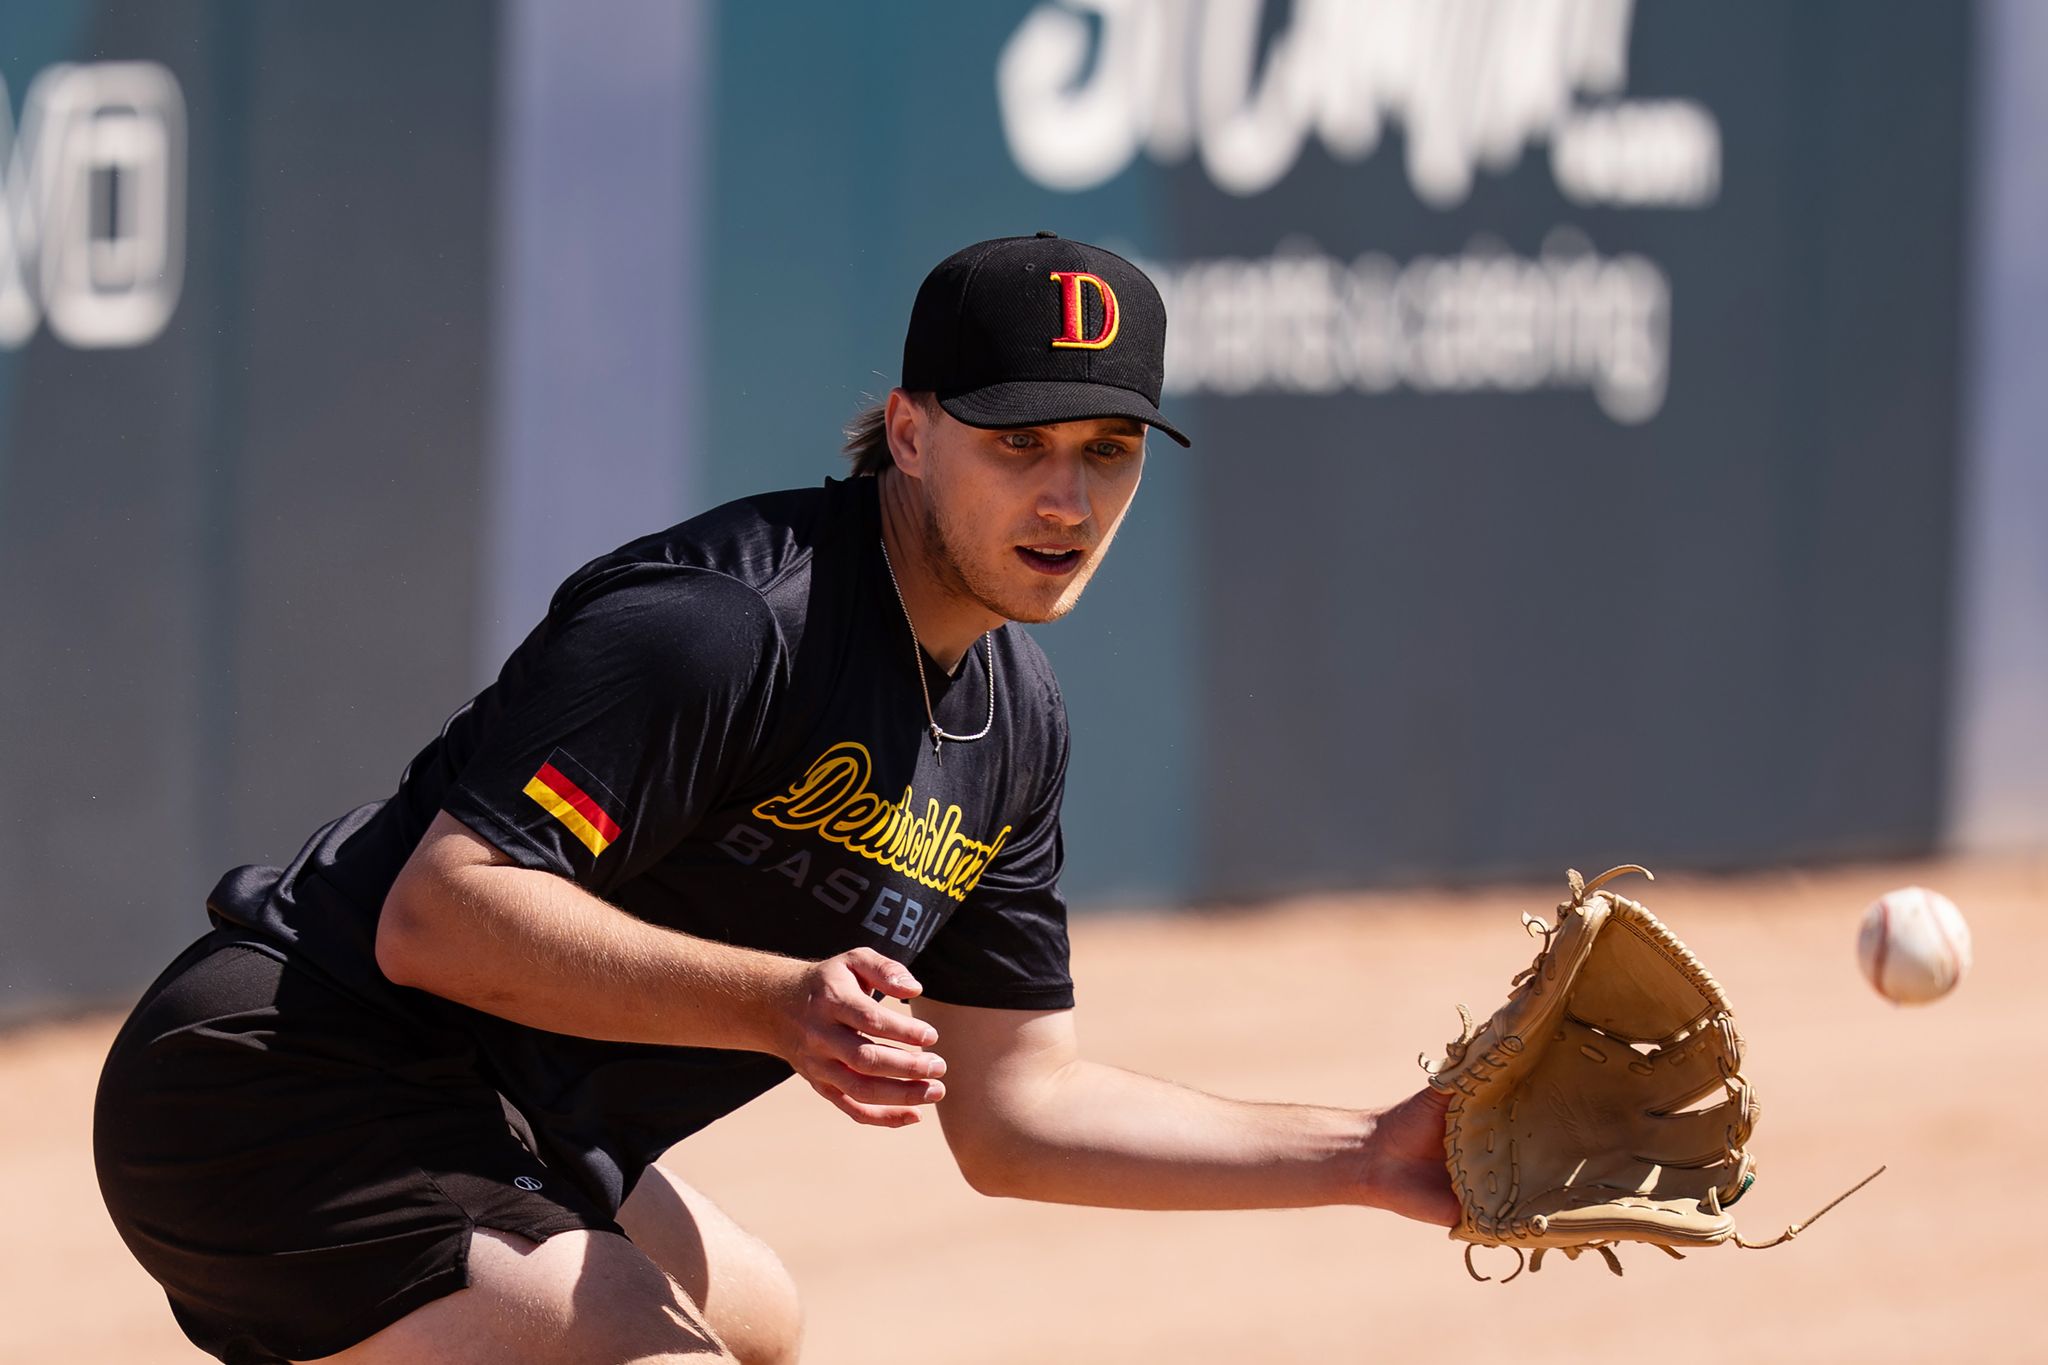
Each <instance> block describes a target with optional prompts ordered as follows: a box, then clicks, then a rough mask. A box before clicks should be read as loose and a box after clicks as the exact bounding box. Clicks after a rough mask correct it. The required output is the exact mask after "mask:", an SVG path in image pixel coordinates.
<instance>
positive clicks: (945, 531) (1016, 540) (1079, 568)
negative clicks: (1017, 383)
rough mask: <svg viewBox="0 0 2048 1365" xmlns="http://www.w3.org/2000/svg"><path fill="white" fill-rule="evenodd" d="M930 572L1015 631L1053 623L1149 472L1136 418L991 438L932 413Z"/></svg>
mask: <svg viewBox="0 0 2048 1365" xmlns="http://www.w3.org/2000/svg"><path fill="white" fill-rule="evenodd" d="M923 415H924V418H925V421H924V423H923V426H924V430H925V437H924V441H923V442H921V444H922V445H923V446H924V457H923V459H922V461H921V468H920V470H919V473H918V478H919V480H920V482H921V483H922V484H923V486H924V493H925V507H926V535H925V538H924V539H925V553H926V557H927V568H929V569H930V571H931V572H932V573H933V574H934V576H935V577H936V578H937V581H938V582H939V584H940V585H941V586H942V587H944V588H945V589H947V590H948V591H949V592H952V593H953V594H955V595H956V596H961V597H964V598H967V599H969V600H972V601H974V602H978V603H980V604H981V605H982V606H983V607H985V608H987V609H988V610H989V611H992V612H994V613H996V614H997V615H999V616H1002V617H1004V618H1005V619H1007V620H1011V621H1026V622H1031V621H1052V620H1057V619H1058V618H1059V617H1061V616H1064V615H1066V614H1067V612H1069V611H1071V610H1072V609H1073V606H1074V603H1075V602H1077V601H1079V600H1080V597H1081V590H1082V589H1083V588H1085V587H1087V586H1088V580H1089V579H1090V578H1092V577H1093V576H1094V574H1095V568H1096V565H1098V564H1100V563H1101V562H1102V557H1103V555H1104V554H1106V553H1107V552H1108V550H1109V542H1110V541H1111V540H1112V539H1113V538H1114V537H1115V536H1116V530H1117V527H1118V526H1119V525H1121V524H1122V522H1123V519H1124V512H1125V510H1126V509H1128V508H1129V507H1130V505H1131V496H1132V494H1134V493H1136V492H1137V491H1138V479H1139V476H1140V475H1141V474H1142V473H1143V472H1144V468H1145V430H1146V428H1145V425H1144V424H1143V423H1142V422H1136V421H1132V420H1131V419H1129V418H1122V417H1115V418H1101V419H1092V420H1089V421H1082V422H1059V423H1055V424H1053V425H1050V426H1042V427H1005V428H1001V429H997V430H985V429H983V428H980V427H971V426H968V425H967V424H966V423H964V422H960V421H957V420H955V419H954V418H952V417H950V416H948V415H947V414H946V413H945V411H944V410H943V409H941V408H940V407H939V406H938V405H937V404H936V403H934V404H931V405H930V406H929V407H927V408H925V409H924V412H923Z"/></svg>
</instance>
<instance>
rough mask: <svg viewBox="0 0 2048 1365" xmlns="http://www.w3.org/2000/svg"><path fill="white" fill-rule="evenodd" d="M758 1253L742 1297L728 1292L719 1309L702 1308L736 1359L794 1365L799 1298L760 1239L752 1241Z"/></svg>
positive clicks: (744, 1364)
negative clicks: (735, 1297)
mask: <svg viewBox="0 0 2048 1365" xmlns="http://www.w3.org/2000/svg"><path fill="white" fill-rule="evenodd" d="M756 1245H757V1246H759V1247H760V1256H759V1258H758V1259H757V1260H756V1261H755V1262H754V1264H753V1266H752V1267H751V1270H752V1275H751V1281H752V1282H751V1283H750V1284H749V1286H748V1288H747V1292H746V1295H745V1298H744V1301H743V1302H732V1301H730V1298H729V1300H728V1301H727V1302H725V1303H723V1304H721V1305H720V1309H721V1311H718V1312H712V1311H711V1308H710V1305H709V1304H707V1305H705V1311H706V1313H707V1315H708V1316H709V1317H710V1319H711V1324H712V1326H713V1327H714V1328H715V1329H716V1330H717V1332H718V1334H719V1336H720V1337H721V1338H723V1340H724V1341H725V1345H726V1349H727V1350H729V1351H731V1352H732V1354H733V1356H734V1357H735V1358H736V1359H738V1360H739V1361H740V1362H741V1365H794V1362H795V1361H796V1359H797V1353H798V1351H799V1350H800V1349H802V1346H803V1339H804V1310H803V1301H802V1299H801V1298H800V1297H799V1296H798V1294H797V1292H796V1281H795V1280H793V1279H791V1278H790V1274H789V1271H788V1270H786V1269H785V1268H784V1267H783V1264H782V1258H781V1257H779V1256H777V1255H776V1254H775V1252H774V1250H773V1249H772V1248H770V1247H769V1246H768V1244H767V1243H765V1242H758V1241H757V1242H756Z"/></svg>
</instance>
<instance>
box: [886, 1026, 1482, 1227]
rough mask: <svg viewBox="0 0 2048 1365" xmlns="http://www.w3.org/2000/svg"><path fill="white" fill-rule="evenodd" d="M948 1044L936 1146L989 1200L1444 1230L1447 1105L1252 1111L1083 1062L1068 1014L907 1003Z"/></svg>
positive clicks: (1432, 1098)
mask: <svg viewBox="0 0 2048 1365" xmlns="http://www.w3.org/2000/svg"><path fill="white" fill-rule="evenodd" d="M914 1008H915V1009H916V1011H917V1013H918V1014H919V1015H920V1016H921V1017H923V1018H925V1019H928V1020H931V1021H932V1022H934V1023H935V1024H936V1025H937V1026H938V1027H939V1028H940V1029H941V1030H942V1031H943V1032H944V1033H945V1034H946V1038H947V1052H948V1054H949V1057H950V1060H951V1062H952V1067H953V1073H952V1080H951V1081H950V1083H949V1097H948V1098H947V1100H946V1102H945V1103H944V1104H943V1105H941V1106H940V1107H939V1118H940V1121H941V1123H942V1124H943V1125H944V1128H945V1133H946V1141H947V1144H948V1145H949V1146H950V1147H951V1148H952V1150H953V1153H954V1157H955V1159H956V1160H957V1161H958V1162H959V1163H960V1169H961V1172H962V1174H964V1175H965V1176H966V1177H967V1179H968V1181H969V1183H970V1184H972V1185H973V1186H974V1187H975V1188H976V1189H978V1190H980V1191H982V1192H983V1193H985V1194H996V1195H1008V1196H1011V1197H1013V1198H1020V1199H1037V1200H1044V1201H1048V1202H1053V1203H1066V1204H1094V1205H1101V1206H1106V1207H1116V1208H1146V1209H1226V1208H1298V1207H1305V1206H1308V1205H1314V1204H1366V1205H1373V1206H1376V1207H1380V1208H1386V1209H1391V1210H1393V1211H1394V1212H1397V1213H1400V1214H1403V1215H1405V1216H1407V1217H1410V1218H1417V1219H1421V1220H1422V1221H1424V1222H1431V1223H1437V1224H1441V1225H1443V1226H1446V1227H1448V1226H1450V1225H1451V1224H1453V1223H1455V1222H1456V1221H1457V1213H1458V1209H1457V1201H1456V1199H1455V1198H1454V1197H1453V1196H1452V1194H1451V1190H1450V1179H1449V1176H1448V1175H1447V1173H1446V1172H1445V1169H1444V1151H1443V1133H1444V1119H1443V1112H1444V1100H1443V1098H1442V1097H1441V1096H1438V1095H1437V1094H1436V1093H1435V1092H1434V1091H1429V1090H1424V1091H1423V1092H1421V1093H1419V1094H1417V1095H1414V1096H1411V1097H1410V1098H1408V1099H1407V1100H1405V1101H1403V1102H1402V1103H1400V1104H1397V1105H1394V1106H1392V1107H1391V1108H1388V1109H1381V1110H1371V1109H1330V1108H1319V1107H1316V1106H1311V1105H1294V1104H1255V1103H1249V1102H1246V1101H1242V1100H1232V1099H1224V1098H1222V1097H1220V1096H1216V1095H1209V1094H1204V1093H1203V1092H1201V1091H1198V1090H1191V1089H1188V1088H1187V1087H1185V1086H1180V1085H1176V1084H1174V1083H1172V1082H1170V1081H1162V1080H1158V1079H1155V1078H1153V1077H1150V1076H1143V1075H1139V1074H1137V1073H1135V1072H1130V1071H1124V1070H1120V1069H1119V1068H1116V1067H1112V1066H1104V1065H1101V1064H1099V1063H1095V1062H1090V1061H1087V1060H1085V1059H1083V1058H1082V1057H1081V1056H1080V1055H1079V1050H1078V1047H1077V1046H1076V1039H1075V1033H1074V1024H1073V1014H1072V1011H1069V1010H1055V1011H1043V1012H1030V1011H1011V1010H992V1009H972V1008H968V1007H965V1006H959V1005H941V1004H937V1003H935V1002H932V1001H919V1002H917V1004H916V1005H915V1006H914Z"/></svg>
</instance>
